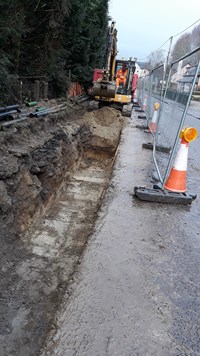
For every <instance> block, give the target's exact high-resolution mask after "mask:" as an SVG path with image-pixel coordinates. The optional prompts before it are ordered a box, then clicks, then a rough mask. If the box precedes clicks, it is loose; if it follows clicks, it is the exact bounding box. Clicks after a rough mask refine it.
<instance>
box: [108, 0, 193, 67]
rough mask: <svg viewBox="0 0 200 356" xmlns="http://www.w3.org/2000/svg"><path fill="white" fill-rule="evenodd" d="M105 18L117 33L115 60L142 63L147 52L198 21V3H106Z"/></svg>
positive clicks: (127, 0)
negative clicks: (112, 24)
mask: <svg viewBox="0 0 200 356" xmlns="http://www.w3.org/2000/svg"><path fill="white" fill-rule="evenodd" d="M109 15H110V16H111V17H112V18H113V19H114V20H115V21H116V28H117V30H118V51H119V55H118V57H119V58H121V57H123V56H124V57H126V58H128V57H137V58H138V60H142V61H145V60H146V58H144V57H145V56H147V55H148V54H150V52H152V51H154V50H157V49H158V48H159V47H161V46H162V45H163V43H164V42H165V41H167V40H168V39H169V38H170V37H171V36H175V35H176V34H178V33H179V32H181V31H183V30H184V29H185V28H187V27H189V26H190V25H191V24H192V23H194V22H195V21H197V20H198V19H199V18H200V0H189V1H188V0H110V11H109ZM198 24H200V22H198V23H197V24H196V25H198ZM191 30H192V28H191V29H189V30H188V32H190V31H191ZM178 37H179V36H178ZM178 37H175V38H174V40H173V43H175V41H176V40H177V39H178ZM168 45H169V42H168V43H167V44H166V45H165V46H164V47H163V48H164V49H165V50H167V49H168Z"/></svg>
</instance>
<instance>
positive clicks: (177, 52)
mask: <svg viewBox="0 0 200 356" xmlns="http://www.w3.org/2000/svg"><path fill="white" fill-rule="evenodd" d="M190 51H191V34H190V33H185V34H183V35H182V36H181V37H180V38H179V39H178V40H177V41H176V43H175V45H174V47H173V50H172V54H171V57H172V61H176V60H177V59H179V58H181V57H183V56H184V55H186V54H187V53H189V52H190Z"/></svg>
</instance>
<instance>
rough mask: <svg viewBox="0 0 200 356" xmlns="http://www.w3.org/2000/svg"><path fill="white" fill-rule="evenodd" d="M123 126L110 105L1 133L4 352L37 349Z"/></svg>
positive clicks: (88, 228) (86, 231) (88, 226)
mask: <svg viewBox="0 0 200 356" xmlns="http://www.w3.org/2000/svg"><path fill="white" fill-rule="evenodd" d="M122 127H123V119H122V117H121V114H120V113H118V112H117V111H116V110H114V109H111V108H102V109H100V110H99V111H94V112H89V113H88V112H87V111H86V110H85V109H84V108H81V107H75V108H69V109H68V110H67V111H65V112H62V114H61V113H60V114H57V115H52V116H48V117H46V118H42V119H40V120H33V119H29V120H27V122H23V123H20V124H18V125H16V126H14V127H12V129H9V130H8V131H6V132H1V135H0V142H1V149H0V151H1V154H0V157H1V158H0V196H1V201H0V228H1V239H0V244H1V246H0V251H1V259H0V263H1V269H0V273H1V282H0V283H1V289H0V301H1V303H0V313H1V318H0V330H1V334H0V340H1V342H0V355H2V356H3V355H23V356H24V355H26V356H29V355H34V356H35V355H37V354H38V353H39V350H40V348H41V347H42V345H43V342H44V341H45V337H46V335H47V333H48V331H49V329H50V328H51V327H52V322H53V319H54V315H55V313H56V311H57V309H58V307H59V305H60V303H61V300H62V296H63V294H64V293H65V292H66V289H67V286H68V283H69V281H70V280H71V279H72V278H73V272H74V269H75V267H76V265H77V264H79V263H80V259H81V254H82V252H83V249H84V247H85V245H86V243H87V241H88V238H89V236H90V234H91V232H92V231H93V227H94V223H95V220H96V217H97V213H98V209H99V207H100V205H101V202H102V199H103V196H104V193H105V191H106V188H107V185H108V182H109V179H110V176H111V173H112V167H113V163H114V159H115V154H116V150H117V147H118V143H119V139H120V132H121V129H122Z"/></svg>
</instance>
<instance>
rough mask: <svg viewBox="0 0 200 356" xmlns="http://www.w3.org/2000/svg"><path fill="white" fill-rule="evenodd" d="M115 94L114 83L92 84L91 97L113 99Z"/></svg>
mask: <svg viewBox="0 0 200 356" xmlns="http://www.w3.org/2000/svg"><path fill="white" fill-rule="evenodd" d="M115 93H116V83H115V82H107V83H103V82H101V81H99V82H94V85H93V95H94V96H101V97H105V98H114V97H115Z"/></svg>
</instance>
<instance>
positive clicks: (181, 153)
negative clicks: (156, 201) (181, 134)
mask: <svg viewBox="0 0 200 356" xmlns="http://www.w3.org/2000/svg"><path fill="white" fill-rule="evenodd" d="M187 160H188V142H186V141H185V140H184V139H182V140H181V145H180V148H179V150H178V153H177V156H176V159H175V162H174V166H173V167H172V169H171V172H170V175H169V177H168V179H167V181H166V183H165V189H167V190H170V191H172V192H180V193H184V192H186V175H187Z"/></svg>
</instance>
